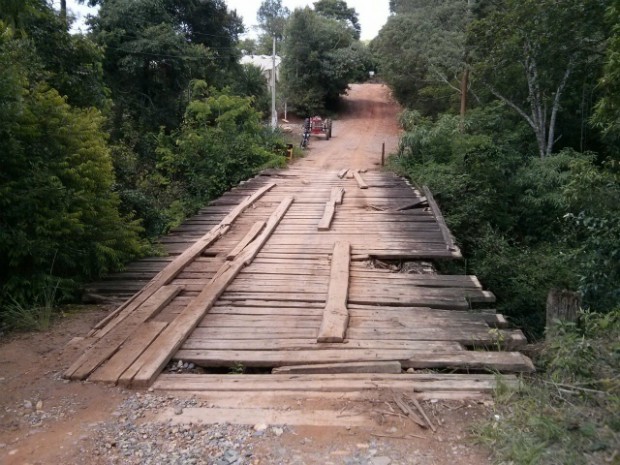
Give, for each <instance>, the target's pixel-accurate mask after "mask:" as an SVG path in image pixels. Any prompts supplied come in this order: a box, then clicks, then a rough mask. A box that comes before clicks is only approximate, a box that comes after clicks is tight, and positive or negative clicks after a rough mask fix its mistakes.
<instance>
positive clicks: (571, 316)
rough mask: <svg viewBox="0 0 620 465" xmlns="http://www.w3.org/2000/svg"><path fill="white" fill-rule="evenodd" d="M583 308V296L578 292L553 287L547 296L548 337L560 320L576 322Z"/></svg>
mask: <svg viewBox="0 0 620 465" xmlns="http://www.w3.org/2000/svg"><path fill="white" fill-rule="evenodd" d="M580 308H581V296H580V295H579V294H578V293H577V292H571V291H566V290H559V289H551V290H550V291H549V295H548V296H547V324H546V327H545V330H546V335H547V339H549V337H550V336H552V335H553V327H554V326H556V325H557V324H558V322H563V321H566V322H573V323H574V322H576V321H577V318H578V316H579V309H580Z"/></svg>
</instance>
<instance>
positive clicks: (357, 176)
mask: <svg viewBox="0 0 620 465" xmlns="http://www.w3.org/2000/svg"><path fill="white" fill-rule="evenodd" d="M353 177H354V178H355V180H356V181H357V185H358V187H359V188H360V189H368V184H366V181H364V179H363V178H362V176H361V175H360V172H359V170H355V171H353Z"/></svg>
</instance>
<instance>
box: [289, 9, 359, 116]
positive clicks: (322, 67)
mask: <svg viewBox="0 0 620 465" xmlns="http://www.w3.org/2000/svg"><path fill="white" fill-rule="evenodd" d="M354 43H355V42H354V39H353V35H352V33H351V30H350V28H349V27H347V26H345V25H344V24H343V23H341V22H340V21H337V20H335V19H330V18H325V17H322V16H320V15H318V14H317V13H316V12H314V11H313V10H311V9H310V8H305V9H297V10H295V11H294V12H293V14H292V15H291V18H290V20H289V24H288V27H287V30H286V42H285V44H284V58H283V61H282V76H283V79H284V85H285V92H286V95H287V97H288V99H289V101H290V102H291V103H292V104H293V105H295V106H296V107H297V109H298V110H299V111H300V112H302V113H304V114H308V115H309V114H315V113H322V112H324V111H325V109H326V108H327V107H330V106H332V105H333V104H334V103H335V102H336V101H337V100H338V98H339V96H340V95H342V94H343V93H344V92H346V89H347V88H348V85H349V83H350V82H352V81H353V80H355V78H356V76H359V75H360V74H361V73H363V72H364V71H363V69H362V68H363V66H364V60H363V59H362V57H360V54H361V53H362V49H358V48H354V47H353V44H354Z"/></svg>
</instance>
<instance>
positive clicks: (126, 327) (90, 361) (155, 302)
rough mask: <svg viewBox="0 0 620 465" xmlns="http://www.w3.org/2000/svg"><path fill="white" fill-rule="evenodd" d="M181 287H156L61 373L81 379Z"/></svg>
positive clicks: (165, 303) (159, 309)
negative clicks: (121, 322)
mask: <svg viewBox="0 0 620 465" xmlns="http://www.w3.org/2000/svg"><path fill="white" fill-rule="evenodd" d="M181 289H182V287H180V286H163V287H160V288H159V289H157V291H155V292H154V293H153V294H152V295H151V296H150V297H149V298H148V299H146V300H145V301H144V302H143V303H142V305H140V306H139V307H137V308H136V309H135V311H134V312H132V314H131V315H129V316H128V317H127V318H125V321H124V323H123V325H121V326H118V327H116V328H114V329H113V330H111V331H110V332H108V333H106V334H105V335H104V336H103V337H101V338H100V339H97V340H96V341H95V342H94V344H93V345H92V346H91V347H90V348H89V349H88V350H87V351H86V352H85V353H83V354H82V356H81V357H80V358H79V359H77V360H76V361H75V362H74V363H73V364H72V365H71V366H70V367H69V368H68V369H67V370H66V371H65V373H64V374H63V376H64V377H65V378H69V379H74V380H82V379H86V377H87V376H88V375H89V374H90V373H92V372H93V370H95V369H96V368H98V367H99V366H100V365H101V364H102V363H103V362H105V361H106V360H107V359H108V358H110V357H111V356H112V355H113V354H114V353H115V352H116V351H117V350H118V348H119V347H120V346H121V344H123V343H124V342H125V341H126V340H127V338H129V337H130V336H131V335H132V334H133V333H134V332H135V331H136V329H137V328H138V326H140V325H141V324H143V323H144V322H145V321H147V320H148V319H149V318H152V317H153V316H154V315H156V314H157V313H158V312H159V311H161V309H162V308H164V307H165V306H166V305H168V303H169V302H170V301H171V300H172V299H174V298H175V297H176V296H177V294H178V293H179V292H181Z"/></svg>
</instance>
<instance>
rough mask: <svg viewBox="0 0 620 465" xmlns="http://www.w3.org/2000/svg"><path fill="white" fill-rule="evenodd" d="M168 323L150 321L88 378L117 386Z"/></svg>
mask: <svg viewBox="0 0 620 465" xmlns="http://www.w3.org/2000/svg"><path fill="white" fill-rule="evenodd" d="M166 326H167V323H165V322H161V321H148V322H146V323H144V324H142V325H140V327H139V328H138V329H137V331H136V332H135V333H134V334H133V335H132V336H131V338H130V339H129V340H128V341H127V342H126V343H125V344H123V347H122V348H121V349H120V350H119V351H118V352H116V353H115V354H114V355H113V356H112V358H110V360H108V361H107V362H106V364H105V365H103V366H102V367H99V368H98V369H97V370H95V371H94V373H93V374H91V375H90V377H89V378H88V379H89V380H90V381H94V382H102V383H111V384H116V382H117V381H118V379H119V378H120V376H121V375H122V374H123V372H124V371H125V370H126V369H127V368H129V366H130V365H131V364H132V363H133V362H134V361H135V360H136V359H137V358H138V357H139V356H140V355H142V353H143V352H144V351H145V350H146V348H147V347H148V346H149V345H150V344H151V343H152V342H153V341H154V340H155V338H156V337H157V336H158V335H159V333H161V332H162V331H163V329H164V328H165V327H166Z"/></svg>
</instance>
